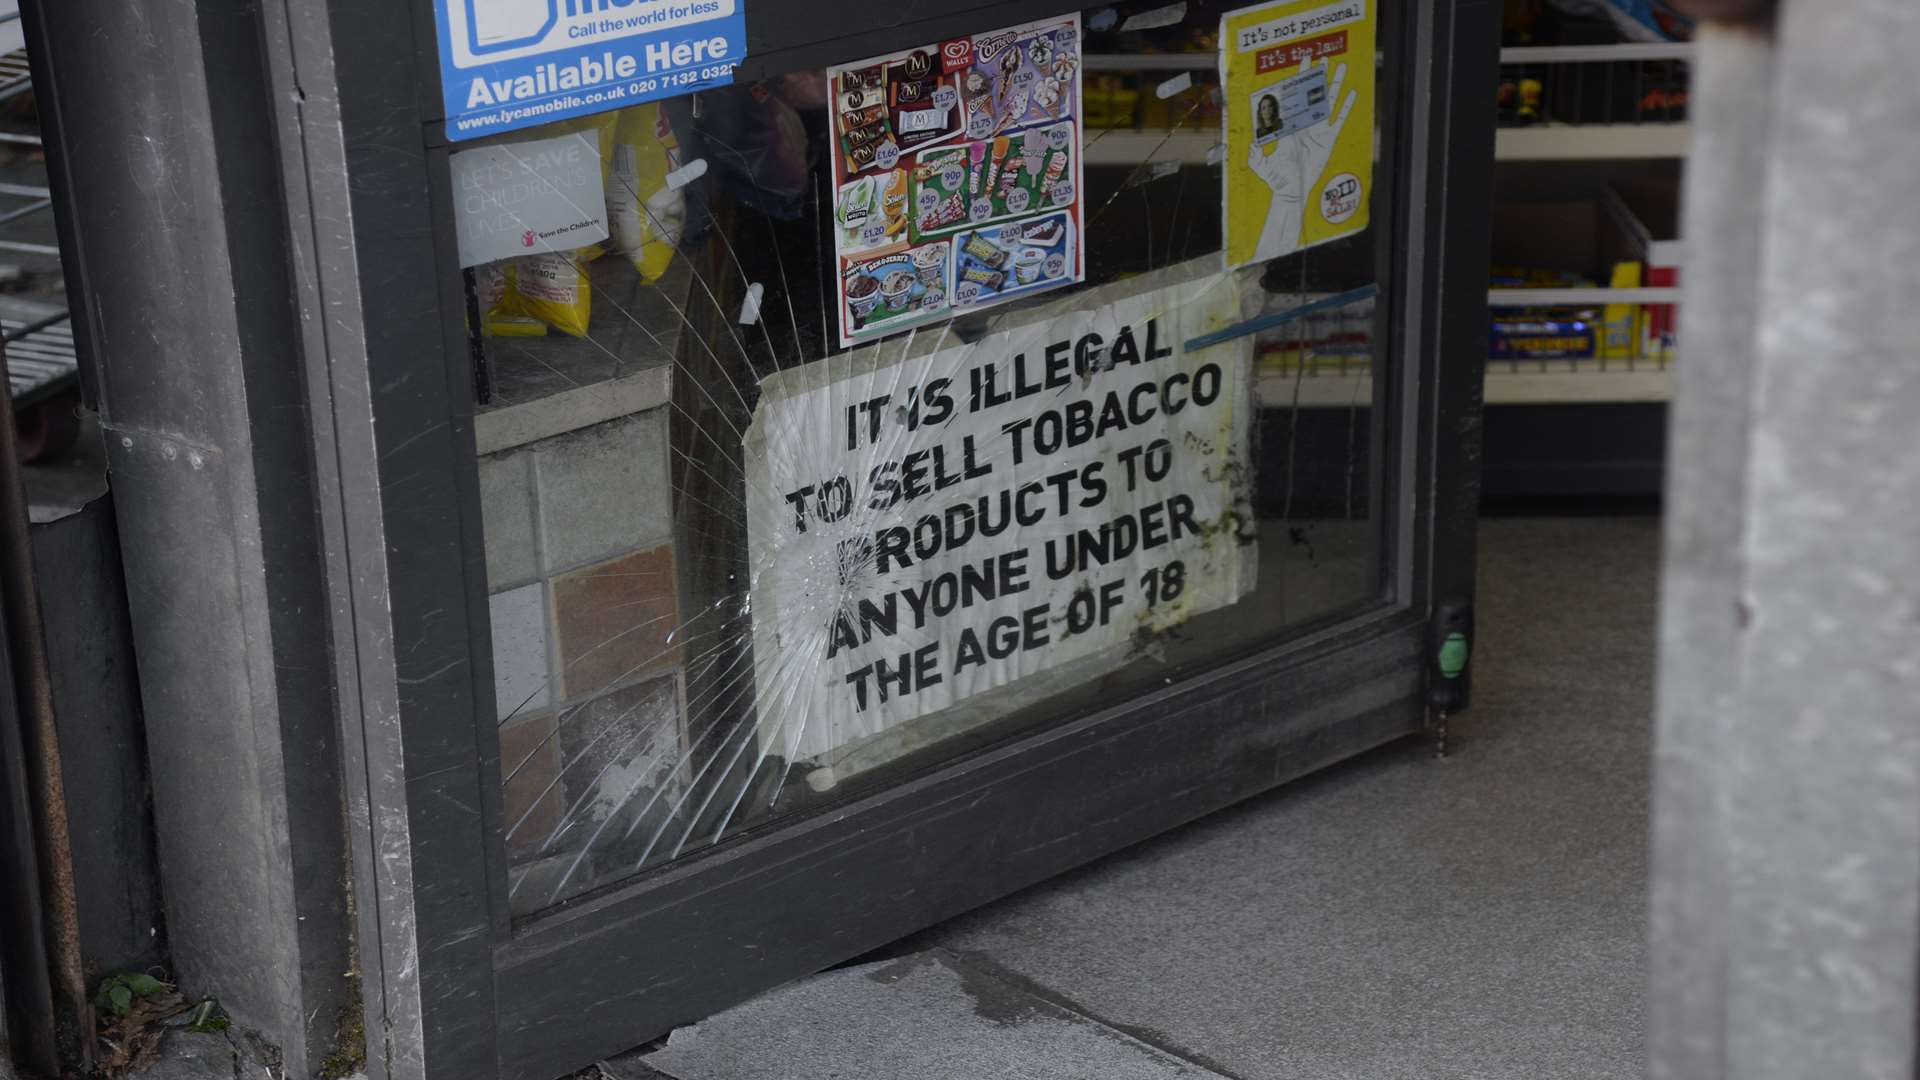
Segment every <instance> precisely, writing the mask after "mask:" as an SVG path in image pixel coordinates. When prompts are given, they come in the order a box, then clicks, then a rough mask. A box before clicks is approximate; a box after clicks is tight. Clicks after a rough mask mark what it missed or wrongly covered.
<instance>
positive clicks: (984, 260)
mask: <svg viewBox="0 0 1920 1080" xmlns="http://www.w3.org/2000/svg"><path fill="white" fill-rule="evenodd" d="M1223 16H1226V19H1225V22H1224V23H1223ZM1223 26H1224V28H1225V29H1226V31H1227V33H1228V34H1229V40H1226V41H1221V40H1220V34H1221V32H1222V29H1223ZM1381 30H1382V28H1380V27H1379V26H1378V25H1377V19H1376V13H1375V12H1374V11H1373V7H1372V2H1371V0H1365V2H1362V0H1351V2H1348V3H1332V4H1320V5H1310V4H1309V5H1302V4H1267V5H1259V6H1253V7H1232V6H1229V7H1225V8H1223V6H1221V5H1218V4H1210V3H1189V4H1184V5H1175V6H1174V7H1173V8H1169V9H1161V10H1159V11H1145V12H1142V11H1136V12H1134V13H1132V14H1123V13H1120V12H1117V11H1114V10H1113V9H1090V10H1088V11H1086V12H1082V13H1079V14H1074V15H1068V16H1063V17H1060V18H1056V19H1046V20H1040V21H1037V22H1033V23H1027V24H1022V25H1019V26H1014V27H983V28H981V30H980V31H979V32H977V33H974V34H971V35H967V36H965V37H961V38H955V39H949V40H946V41H929V42H924V43H920V44H919V46H918V47H915V48H909V49H904V50H902V51H900V52H898V53H893V54H888V55H886V56H883V57H876V58H871V59H867V60H863V61H859V62H855V63H851V64H848V65H845V66H842V67H836V68H832V69H829V70H819V71H808V72H800V73H793V74H788V75H784V76H781V77H779V78H775V79H771V80H768V81H766V82H761V83H754V84H740V85H732V86H726V87H721V88H716V89H708V90H703V91H701V92H699V93H697V94H693V95H688V96H684V97H679V98H669V99H666V100H660V101H651V102H646V103H642V104H636V105H632V106H629V107H626V108H622V109H617V110H614V111H609V112H604V113H600V114H597V115H593V116H588V117H584V118H573V119H568V120H565V121H561V122H557V123H553V124H549V125H546V126H543V127H533V128H526V129H522V130H518V131H514V132H512V133H511V134H505V135H500V136H496V137H492V138H489V139H485V140H480V141H475V142H470V143H462V144H461V145H460V146H459V147H458V149H457V150H456V152H455V153H454V155H453V159H452V168H451V172H452V183H453V187H454V194H455V204H456V206H457V207H458V210H459V213H458V218H459V226H460V240H461V249H462V261H463V262H465V263H467V264H468V265H467V266H465V267H463V268H462V269H461V273H462V274H463V277H464V280H465V283H466V286H467V289H468V292H469V323H470V326H469V329H470V331H471V334H472V346H473V348H472V356H473V364H474V387H475V396H476V401H475V413H476V421H475V432H476V440H477V449H478V454H479V456H478V461H477V468H478V470H479V477H480V491H481V498H482V511H483V517H484V522H485V543H486V568H487V574H488V579H489V581H488V592H489V594H490V605H491V616H492V629H493V668H494V679H495V687H496V709H495V711H494V713H493V715H491V716H490V717H487V718H486V719H487V720H488V721H489V722H494V723H497V724H498V725H499V734H500V746H501V773H502V779H503V782H504V784H505V800H504V802H505V811H506V813H505V829H506V848H507V852H508V855H509V861H510V862H511V864H512V869H511V883H510V889H511V894H512V900H513V907H514V910H515V912H516V913H517V914H518V915H520V916H533V915H536V914H538V913H539V912H541V911H543V910H546V909H548V908H550V907H552V906H553V905H556V904H560V903H564V902H567V901H570V900H573V899H577V898H579V897H581V896H584V895H587V894H589V893H592V892H594V891H595V890H599V889H603V888H606V887H609V886H612V885H616V884H618V883H620V882H622V881H626V880H629V879H631V878H632V877H634V876H635V875H637V874H641V873H644V872H646V871H648V870H650V869H652V868H654V867H658V866H661V865H664V864H666V863H668V862H670V861H672V860H674V859H677V858H682V857H687V856H691V855H694V854H696V853H699V852H701V851H703V850H705V849H707V848H709V847H711V846H713V845H715V844H719V843H724V842H726V841H728V840H729V839H731V838H734V837H737V836H740V835H742V834H744V833H745V832H747V831H749V830H751V829H753V828H755V827H757V826H761V825H764V824H766V823H768V822H770V821H773V820H776V819H783V818H786V817H788V816H791V815H797V814H805V813H811V812H817V811H820V810H823V809H826V808H830V807H831V806H833V805H834V804H836V803H838V802H840V801H843V800H846V799H848V798H852V797H856V796H858V795H860V794H861V793H863V792H867V791H871V790H874V789H875V787H876V786H879V785H884V784H889V783H895V782H898V781H899V780H901V779H903V778H906V777H909V776H911V775H914V774H915V773H916V772H919V771H922V770H925V769H926V768H929V767H931V766H934V765H939V764H942V763H946V762H950V761H952V760H955V759H956V758H958V757H960V756H962V755H965V754H969V753H974V752H977V751H980V750H982V749H984V748H988V747H991V746H992V745H994V744H995V743H997V742H999V741H1002V740H1005V739H1008V738H1011V737H1014V736H1017V735H1021V734H1026V733H1030V732H1032V731H1034V730H1035V729H1036V728H1039V727H1043V726H1046V725H1049V724H1054V723H1059V722H1062V721H1064V720H1067V719H1070V718H1072V717H1075V716H1079V715H1084V714H1086V713H1088V712H1090V711H1092V710H1097V709H1099V708H1100V707H1102V706H1103V705H1105V704H1108V703H1112V702H1115V701H1117V700H1121V699H1123V698H1129V697H1133V696H1137V695H1140V694H1145V693H1151V692H1153V691H1154V690H1156V689H1157V688H1160V687H1163V686H1166V685H1168V684H1170V683H1171V682H1173V681H1175V680H1177V679H1179V678H1181V677H1182V676H1184V675H1188V674H1191V673H1194V672H1196V671H1200V670H1204V669H1206V668H1209V667H1213V666H1216V665H1220V664H1223V663H1229V662H1232V661H1234V660H1235V659H1237V658H1239V657H1241V656H1244V655H1247V654H1248V653H1250V652H1251V651H1253V650H1255V649H1257V648H1259V647H1261V646H1263V645H1268V644H1271V643H1273V642H1274V641H1275V640H1276V639H1277V638H1279V637H1281V636H1283V635H1287V634H1293V633H1300V632H1303V630H1305V629H1308V628H1311V627H1312V626H1314V625H1316V624H1317V623H1323V622H1327V621H1330V620H1331V619H1333V618H1335V617H1337V616H1340V615H1343V614H1349V613H1351V612H1353V611H1354V610H1356V609H1358V608H1361V607H1364V606H1367V605H1371V604H1377V603H1381V602H1383V601H1384V599H1385V594H1384V592H1383V590H1384V589H1385V588H1386V584H1385V581H1386V579H1385V575H1384V573H1383V569H1382V567H1383V563H1382V560H1381V549H1382V544H1381V541H1380V536H1381V530H1382V526H1383V522H1382V520H1381V518H1380V516H1379V511H1380V506H1379V500H1378V498H1377V496H1376V493H1377V492H1378V491H1379V490H1381V484H1382V482H1383V477H1382V473H1383V469H1384V467H1385V462H1384V461H1383V460H1382V455H1381V454H1380V452H1379V451H1378V449H1377V448H1378V447H1379V446H1380V445H1381V435H1380V424H1379V419H1378V417H1377V416H1376V413H1375V410H1374V409H1373V404H1374V402H1375V400H1376V398H1377V396H1378V395H1377V393H1376V389H1375V388H1376V387H1385V386H1387V385H1389V384H1390V382H1391V380H1390V379H1389V378H1388V374H1389V365H1388V362H1387V360H1388V357H1389V355H1390V354H1389V351H1388V346H1389V344H1390V342H1389V341H1388V340H1387V333H1386V322H1385V320H1384V319H1383V318H1381V317H1379V316H1378V315H1377V314H1376V312H1377V311H1384V310H1385V306H1384V304H1383V303H1382V302H1381V300H1380V296H1381V294H1382V291H1383V290H1384V289H1386V288H1387V287H1388V286H1389V284H1390V283H1389V281H1388V277H1389V270H1390V267H1389V266H1388V265H1387V263H1386V261H1385V260H1384V258H1383V255H1382V252H1383V247H1382V243H1381V240H1380V237H1381V236H1382V235H1384V233H1385V226H1386V224H1387V223H1386V222H1385V220H1384V219H1385V218H1386V217H1387V215H1389V214H1390V213H1391V207H1392V205H1393V203H1392V200H1391V199H1389V198H1387V197H1385V190H1384V189H1385V188H1386V186H1387V184H1388V181H1389V179H1390V177H1389V175H1388V174H1389V169H1388V168H1387V164H1388V163H1385V162H1379V161H1376V160H1375V154H1376V151H1375V147H1376V146H1378V145H1392V143H1391V141H1390V140H1387V141H1385V142H1383V141H1382V140H1381V139H1380V137H1379V130H1378V129H1379V126H1380V123H1381V121H1382V119H1383V114H1384V113H1385V112H1387V111H1388V110H1387V109H1386V108H1385V107H1384V106H1385V103H1386V102H1387V101H1388V100H1389V98H1390V95H1389V94H1388V93H1386V92H1385V91H1386V88H1387V86H1388V85H1389V84H1390V83H1391V82H1392V79H1391V78H1390V76H1391V74H1392V73H1391V70H1390V61H1388V60H1384V59H1382V58H1384V57H1390V55H1391V53H1390V50H1384V49H1383V45H1385V44H1387V43H1385V42H1384V41H1382V40H1380V38H1381V37H1384V36H1385V35H1384V34H1383V33H1381ZM1223 55H1224V56H1226V57H1227V63H1226V64H1225V65H1224V69H1223V65H1222V63H1221V57H1222V56H1223ZM1223 70H1224V71H1225V72H1226V74H1225V76H1224V85H1223V75H1222V72H1223ZM1329 373H1331V374H1334V375H1341V376H1344V378H1341V379H1336V380H1328V379H1326V378H1315V379H1312V380H1309V379H1308V378H1307V376H1308V375H1314V376H1325V375H1327V374H1329ZM1329 382H1335V383H1337V384H1338V386H1339V387H1340V388H1341V389H1340V390H1339V391H1337V392H1335V393H1333V394H1332V395H1329V392H1328V391H1326V390H1325V389H1324V388H1325V387H1326V386H1327V385H1328V384H1329Z"/></svg>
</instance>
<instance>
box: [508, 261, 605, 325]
mask: <svg viewBox="0 0 1920 1080" xmlns="http://www.w3.org/2000/svg"><path fill="white" fill-rule="evenodd" d="M500 311H501V312H502V313H504V314H507V315H525V316H528V317H530V318H534V319H538V320H540V321H541V322H543V323H546V324H547V325H548V326H551V327H553V328H554V329H555V330H558V331H560V332H561V333H563V334H571V335H573V336H574V337H586V336H587V323H588V322H589V320H590V319H591V318H592V315H593V286H592V284H591V282H589V281H588V279H587V267H586V262H585V260H584V259H582V258H581V257H580V255H579V254H573V255H565V254H548V255H523V256H521V257H520V258H518V259H515V260H513V265H512V267H511V268H510V269H509V270H508V274H507V291H506V296H505V298H504V299H503V300H502V301H501V304H500ZM488 321H489V322H492V321H493V320H491V319H489V320H488ZM497 332H498V331H497Z"/></svg>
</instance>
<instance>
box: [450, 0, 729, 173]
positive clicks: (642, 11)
mask: <svg viewBox="0 0 1920 1080" xmlns="http://www.w3.org/2000/svg"><path fill="white" fill-rule="evenodd" d="M743 2H744V0H434V9H435V13H436V14H437V16H438V18H439V23H440V81H441V85H442V88H443V92H444V93H445V95H446V105H447V137H448V138H449V139H477V138H481V137H483V136H487V135H498V134H500V133H502V132H506V131H512V130H514V129H516V128H524V127H532V126H534V125H536V124H544V123H548V122H550V121H553V120H563V119H565V118H567V117H570V116H584V115H586V114H588V113H597V112H603V111H605V110H607V109H618V108H620V107H622V106H625V105H633V104H637V103H639V102H642V101H648V100H650V99H653V98H662V97H673V96H676V95H679V94H685V93H690V92H692V91H694V90H698V89H700V88H702V87H706V86H717V85H721V84H724V83H730V82H732V81H733V69H734V66H735V65H737V64H738V63H740V61H741V60H742V59H744V58H745V57H746V53H747V27H746V15H745V13H744V11H743V10H742V7H741V5H742V3H743Z"/></svg>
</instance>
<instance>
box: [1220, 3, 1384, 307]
mask: <svg viewBox="0 0 1920 1080" xmlns="http://www.w3.org/2000/svg"><path fill="white" fill-rule="evenodd" d="M1375 2H1376V0H1333V2H1331V3H1329V2H1327V0H1281V2H1279V3H1270V4H1261V5H1259V6H1257V7H1250V8H1243V9H1241V10H1239V11H1234V12H1229V13H1228V14H1226V15H1225V16H1222V17H1221V20H1220V85H1221V86H1222V87H1223V88H1224V89H1223V92H1224V95H1225V97H1224V100H1225V108H1226V156H1225V158H1224V159H1223V162H1222V164H1223V165H1224V171H1225V173H1226V185H1225V200H1226V214H1225V217H1224V223H1225V233H1224V236H1223V239H1222V246H1223V249H1224V251H1225V253H1226V265H1227V267H1228V269H1232V268H1234V267H1240V266H1246V265H1247V264H1249V263H1257V262H1265V261H1267V260H1269V259H1276V258H1279V257H1281V256H1283V255H1290V254H1292V253H1293V252H1296V251H1300V250H1303V249H1305V248H1310V247H1313V246H1315V245H1316V244H1324V243H1327V242H1328V241H1331V240H1338V239H1340V238H1341V237H1343V236H1350V235H1352V234H1354V233H1357V232H1360V231H1362V230H1364V229H1365V228H1366V227H1367V207H1368V205H1369V202H1370V200H1371V198H1372V195H1373V191H1372V187H1373V108H1374V11H1373V6H1372V5H1373V4H1374V3H1375Z"/></svg>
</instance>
